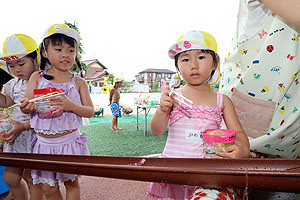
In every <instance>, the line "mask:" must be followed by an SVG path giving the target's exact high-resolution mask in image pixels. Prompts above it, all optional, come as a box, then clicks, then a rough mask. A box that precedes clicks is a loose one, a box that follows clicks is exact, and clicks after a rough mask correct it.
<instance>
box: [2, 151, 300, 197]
mask: <svg viewBox="0 0 300 200" xmlns="http://www.w3.org/2000/svg"><path fill="white" fill-rule="evenodd" d="M141 161H142V162H141ZM0 165H4V166H12V167H21V168H30V169H40V170H47V171H56V172H64V173H73V174H81V175H89V176H99V177H107V178H117V179H128V180H137V181H152V182H164V183H174V184H186V185H201V186H217V185H219V186H224V187H238V188H245V187H246V186H247V187H248V189H255V190H268V191H282V192H299V191H300V159H254V158H251V159H201V158H199V159H195V158H143V157H108V156H71V155H70V156H69V155H46V154H22V153H16V154H15V153H0Z"/></svg>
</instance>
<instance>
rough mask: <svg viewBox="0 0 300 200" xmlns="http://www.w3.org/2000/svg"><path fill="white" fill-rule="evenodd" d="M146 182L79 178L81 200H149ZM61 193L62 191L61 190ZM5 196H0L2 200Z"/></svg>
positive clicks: (270, 197) (258, 197)
mask: <svg viewBox="0 0 300 200" xmlns="http://www.w3.org/2000/svg"><path fill="white" fill-rule="evenodd" d="M148 185H149V183H148V182H141V181H129V180H121V179H109V178H101V177H92V176H82V177H81V178H80V186H81V200H98V199H101V200H113V199H120V200H150V198H148V197H147V195H146V190H147V187H148ZM62 193H65V192H64V189H62ZM5 195H6V194H4V195H0V200H3V199H4V197H5ZM248 199H249V200H296V199H300V194H294V193H283V192H266V191H252V192H251V193H250V195H249V198H248Z"/></svg>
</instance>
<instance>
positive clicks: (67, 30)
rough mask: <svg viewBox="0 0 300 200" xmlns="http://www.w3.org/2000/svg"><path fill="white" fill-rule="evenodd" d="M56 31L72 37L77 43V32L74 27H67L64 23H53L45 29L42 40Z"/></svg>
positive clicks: (78, 37)
mask: <svg viewBox="0 0 300 200" xmlns="http://www.w3.org/2000/svg"><path fill="white" fill-rule="evenodd" d="M58 33H60V34H64V35H66V36H69V37H71V38H73V39H74V40H76V42H77V44H79V42H80V36H79V33H78V32H77V31H76V30H75V29H73V28H70V27H68V26H67V25H66V24H53V25H52V26H50V27H49V28H47V29H46V31H45V32H44V34H43V37H42V40H44V39H45V38H47V37H50V36H51V35H53V34H58Z"/></svg>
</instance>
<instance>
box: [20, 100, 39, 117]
mask: <svg viewBox="0 0 300 200" xmlns="http://www.w3.org/2000/svg"><path fill="white" fill-rule="evenodd" d="M20 103H21V105H20V109H21V111H22V112H23V113H25V114H30V113H32V112H35V111H36V110H37V106H36V104H35V103H34V102H29V100H28V99H26V98H24V99H22V100H21V101H20Z"/></svg>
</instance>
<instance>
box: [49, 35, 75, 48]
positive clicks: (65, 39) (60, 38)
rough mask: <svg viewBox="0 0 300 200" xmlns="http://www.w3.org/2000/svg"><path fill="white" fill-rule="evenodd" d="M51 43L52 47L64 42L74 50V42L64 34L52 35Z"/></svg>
mask: <svg viewBox="0 0 300 200" xmlns="http://www.w3.org/2000/svg"><path fill="white" fill-rule="evenodd" d="M50 38H51V43H52V44H53V45H61V44H62V42H66V43H67V44H68V45H70V46H71V47H74V48H75V43H76V42H75V40H74V39H73V38H71V37H69V36H66V35H64V34H59V33H58V34H54V35H52V36H51V37H50Z"/></svg>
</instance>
